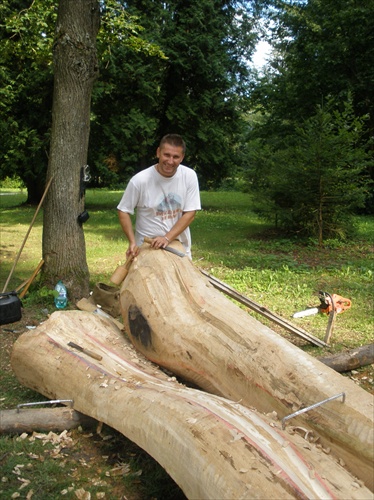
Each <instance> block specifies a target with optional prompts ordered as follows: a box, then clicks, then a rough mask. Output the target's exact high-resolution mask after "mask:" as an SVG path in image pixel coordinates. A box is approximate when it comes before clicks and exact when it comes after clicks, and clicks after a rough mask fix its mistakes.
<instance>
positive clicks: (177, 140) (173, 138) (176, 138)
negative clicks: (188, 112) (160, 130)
mask: <svg viewBox="0 0 374 500" xmlns="http://www.w3.org/2000/svg"><path fill="white" fill-rule="evenodd" d="M164 144H170V145H171V146H175V147H177V148H182V150H183V154H185V152H186V143H185V142H184V140H183V139H182V137H181V136H180V135H178V134H167V135H164V137H163V138H162V139H161V141H160V146H159V147H160V148H162V146H163V145H164Z"/></svg>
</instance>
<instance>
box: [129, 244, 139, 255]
mask: <svg viewBox="0 0 374 500" xmlns="http://www.w3.org/2000/svg"><path fill="white" fill-rule="evenodd" d="M137 255H139V247H137V246H136V243H132V244H131V245H129V248H128V249H127V251H126V257H127V258H129V257H131V256H132V257H136V256H137Z"/></svg>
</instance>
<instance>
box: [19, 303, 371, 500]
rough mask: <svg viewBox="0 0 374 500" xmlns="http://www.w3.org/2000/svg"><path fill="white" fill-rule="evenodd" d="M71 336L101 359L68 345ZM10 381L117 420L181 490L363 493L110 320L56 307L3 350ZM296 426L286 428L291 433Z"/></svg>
mask: <svg viewBox="0 0 374 500" xmlns="http://www.w3.org/2000/svg"><path fill="white" fill-rule="evenodd" d="M71 341H73V342H76V343H78V344H80V345H81V346H82V347H84V348H85V349H88V350H89V351H91V352H96V353H97V354H99V355H100V356H101V357H102V359H101V361H98V360H96V359H95V358H92V357H90V356H88V355H87V354H85V353H82V352H79V351H77V350H74V349H72V348H69V346H68V343H69V342H71ZM11 361H12V367H13V369H14V371H15V373H16V375H17V377H18V378H19V380H20V381H21V382H22V383H24V384H25V385H26V386H28V387H30V388H32V389H34V390H37V391H39V392H41V393H42V394H44V395H45V396H47V397H49V398H52V399H56V398H59V399H73V400H74V403H73V406H74V408H75V409H76V410H78V411H81V412H82V413H85V414H87V415H90V416H91V417H93V418H95V419H97V420H99V421H101V422H104V423H106V424H107V425H109V426H111V427H113V428H115V429H117V430H118V431H120V432H121V433H123V434H124V435H125V436H127V437H128V438H129V439H131V440H133V441H134V442H136V443H137V444H138V445H139V446H141V447H142V448H144V449H145V450H146V451H147V452H148V453H149V454H150V455H152V456H153V457H154V458H155V459H156V460H157V461H158V462H159V463H160V464H161V465H162V466H163V467H164V468H165V469H166V470H167V472H168V473H169V474H170V475H171V477H173V478H174V480H175V481H176V482H177V483H178V484H179V485H180V487H181V488H182V490H183V491H184V493H185V494H186V496H187V497H188V498H191V499H198V498H199V499H214V500H217V499H222V500H223V499H227V500H232V499H239V498H242V499H245V498H248V499H249V498H251V499H255V498H257V499H260V498H261V499H264V498H266V499H269V500H270V499H276V500H280V499H291V498H303V499H311V498H313V499H320V498H321V499H322V498H323V499H332V498H338V499H342V500H347V499H357V498H360V499H370V498H372V494H371V492H370V491H369V490H368V489H367V488H366V487H365V486H363V485H362V484H360V482H359V481H357V480H356V479H355V478H354V477H353V476H352V475H351V474H350V473H349V472H348V471H347V470H345V468H344V467H342V465H341V464H339V463H338V461H337V460H336V459H335V458H334V457H333V456H332V455H329V454H325V453H324V452H323V450H322V449H321V448H319V447H318V443H314V442H309V441H308V440H306V439H305V436H304V438H303V437H301V436H300V435H299V434H298V430H297V429H293V430H292V432H291V427H289V428H287V429H286V430H285V431H283V430H282V429H281V424H280V422H279V420H274V419H271V418H270V417H268V416H265V415H261V414H259V413H258V412H256V411H254V410H250V409H248V408H246V407H244V406H242V405H240V404H238V403H233V402H231V401H228V400H226V399H224V398H221V397H218V396H214V395H210V394H207V393H204V392H202V391H198V390H195V389H191V388H187V387H185V386H184V385H182V384H180V383H178V382H177V381H175V378H170V377H168V376H167V375H166V374H165V373H163V372H162V371H160V370H159V369H158V367H156V366H155V365H153V364H152V363H150V362H149V361H148V360H146V359H145V358H143V357H142V356H141V355H140V354H138V353H136V351H135V350H134V348H133V347H132V346H131V344H130V343H129V341H127V340H126V339H125V337H124V336H123V334H122V333H121V332H120V330H119V329H118V328H117V327H116V326H115V325H114V324H113V323H111V322H110V321H108V320H107V319H105V318H102V317H100V316H98V315H95V314H92V313H87V312H80V311H61V312H55V313H54V314H52V316H51V317H50V319H48V320H47V321H46V322H45V323H43V324H42V325H40V326H39V327H38V328H37V329H35V330H34V331H31V332H28V333H25V334H23V335H22V336H20V337H19V339H18V340H17V341H16V343H15V345H14V348H13V352H12V360H11ZM295 431H296V432H295Z"/></svg>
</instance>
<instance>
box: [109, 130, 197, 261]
mask: <svg viewBox="0 0 374 500" xmlns="http://www.w3.org/2000/svg"><path fill="white" fill-rule="evenodd" d="M185 151H186V145H185V142H184V140H183V139H182V137H181V136H180V135H177V134H168V135H166V136H164V137H163V138H162V139H161V142H160V145H159V147H158V148H157V153H156V156H157V158H158V163H157V164H156V165H153V166H151V167H149V168H146V169H145V170H142V171H141V172H139V173H138V174H136V175H134V177H132V178H131V179H130V181H129V183H128V185H127V187H126V190H125V192H124V194H123V196H122V199H121V201H120V203H119V205H118V207H117V209H118V217H119V221H120V224H121V227H122V229H123V231H124V233H125V235H126V237H127V239H128V241H129V247H128V250H127V252H126V255H127V257H129V256H130V255H136V254H137V253H138V250H137V247H138V246H140V245H141V244H142V243H143V240H144V237H145V236H147V237H149V238H152V239H153V243H152V247H154V248H165V247H166V246H167V245H168V244H169V243H170V242H171V241H173V240H176V239H177V240H179V241H180V242H181V243H182V245H183V246H184V248H185V252H186V254H187V255H188V256H189V257H191V233H190V228H189V226H190V224H191V222H192V221H193V220H194V218H195V213H196V210H200V209H201V204H200V192H199V183H198V179H197V175H196V173H195V171H194V170H192V169H191V168H189V167H186V166H184V165H181V163H182V161H183V158H184V155H185ZM135 210H136V222H135V232H134V230H133V227H132V222H131V218H130V214H131V215H132V214H134V213H135Z"/></svg>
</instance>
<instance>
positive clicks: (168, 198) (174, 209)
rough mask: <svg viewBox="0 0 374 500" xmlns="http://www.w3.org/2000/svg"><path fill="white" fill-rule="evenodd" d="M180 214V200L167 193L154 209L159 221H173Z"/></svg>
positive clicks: (176, 196) (178, 197)
mask: <svg viewBox="0 0 374 500" xmlns="http://www.w3.org/2000/svg"><path fill="white" fill-rule="evenodd" d="M180 212H182V199H181V197H180V196H178V195H177V194H175V193H168V194H167V195H165V196H164V198H163V199H162V200H161V202H160V203H158V204H157V207H156V217H160V219H161V220H166V219H175V218H177V217H178V214H179V213H180Z"/></svg>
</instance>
